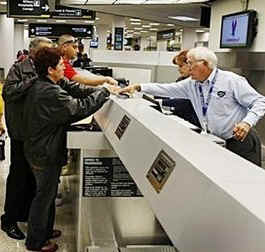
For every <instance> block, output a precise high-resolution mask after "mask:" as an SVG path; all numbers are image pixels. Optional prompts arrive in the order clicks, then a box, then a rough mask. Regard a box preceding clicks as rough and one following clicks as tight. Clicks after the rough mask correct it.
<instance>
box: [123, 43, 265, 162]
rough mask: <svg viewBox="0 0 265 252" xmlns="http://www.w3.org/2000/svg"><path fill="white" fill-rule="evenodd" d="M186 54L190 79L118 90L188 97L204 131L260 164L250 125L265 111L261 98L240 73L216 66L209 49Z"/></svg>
mask: <svg viewBox="0 0 265 252" xmlns="http://www.w3.org/2000/svg"><path fill="white" fill-rule="evenodd" d="M187 57H188V64H189V65H190V68H191V72H190V75H191V78H188V79H185V80H183V81H180V82H178V83H175V84H174V83H170V84H158V83H156V84H154V83H152V84H150V83H148V84H133V85H130V86H128V87H126V88H124V89H122V90H121V91H120V92H131V93H133V92H134V91H142V92H145V93H149V94H152V95H157V96H169V97H172V98H186V99H190V101H191V102H192V104H193V107H194V109H195V112H196V114H197V116H198V118H199V121H200V123H201V125H202V127H203V129H204V130H205V132H206V131H208V132H211V133H212V134H214V135H216V136H218V137H220V138H222V139H225V140H226V147H227V149H229V150H231V151H232V152H234V153H236V154H238V155H240V156H242V157H244V158H245V159H247V160H249V161H251V162H253V163H255V164H256V165H259V166H261V144H260V140H259V138H258V136H257V134H256V132H255V130H253V129H252V127H253V126H255V125H256V123H257V122H258V120H259V119H261V118H262V117H263V115H264V113H265V97H264V96H262V95H261V94H259V93H257V91H256V90H255V89H254V88H252V87H251V86H250V85H249V83H248V82H247V80H246V79H245V78H243V77H242V76H239V75H237V74H235V73H232V72H229V71H222V70H221V69H218V68H217V57H216V55H215V53H214V52H212V51H211V50H210V49H208V48H205V47H197V48H193V49H191V50H190V51H189V52H188V55H187Z"/></svg>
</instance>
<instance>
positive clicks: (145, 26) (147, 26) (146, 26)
mask: <svg viewBox="0 0 265 252" xmlns="http://www.w3.org/2000/svg"><path fill="white" fill-rule="evenodd" d="M142 27H144V28H151V25H142Z"/></svg>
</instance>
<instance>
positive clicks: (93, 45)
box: [90, 40, 98, 48]
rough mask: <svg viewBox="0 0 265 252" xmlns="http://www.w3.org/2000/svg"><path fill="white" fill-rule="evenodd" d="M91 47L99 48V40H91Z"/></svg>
mask: <svg viewBox="0 0 265 252" xmlns="http://www.w3.org/2000/svg"><path fill="white" fill-rule="evenodd" d="M90 48H98V41H97V40H91V41H90Z"/></svg>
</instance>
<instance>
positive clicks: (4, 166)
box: [0, 139, 76, 252]
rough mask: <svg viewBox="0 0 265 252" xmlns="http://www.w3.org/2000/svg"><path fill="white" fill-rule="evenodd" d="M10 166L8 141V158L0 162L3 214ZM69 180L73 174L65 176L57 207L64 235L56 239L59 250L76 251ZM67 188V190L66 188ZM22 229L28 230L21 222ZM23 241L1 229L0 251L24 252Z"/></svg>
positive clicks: (0, 200)
mask: <svg viewBox="0 0 265 252" xmlns="http://www.w3.org/2000/svg"><path fill="white" fill-rule="evenodd" d="M8 166H9V141H8V139H7V141H6V160H5V161H1V162H0V213H1V214H2V211H3V208H4V199H5V181H6V177H7V174H8ZM69 180H71V176H69V177H63V180H62V186H61V188H62V189H61V190H62V191H63V195H64V198H63V202H64V204H63V205H62V206H61V207H57V212H56V225H55V227H56V228H57V229H60V230H62V236H61V237H60V238H59V239H57V240H56V243H57V244H58V245H59V249H58V250H57V251H58V252H76V249H75V235H74V225H73V215H72V206H71V200H70V199H71V197H70V195H71V190H70V192H69V189H70V187H69V183H66V182H69ZM66 189H67V190H66ZM19 226H20V227H21V229H22V230H23V231H24V232H26V230H27V227H26V224H23V223H20V224H19ZM24 242H25V240H23V241H17V240H14V239H11V238H9V237H8V236H7V235H6V234H5V233H4V232H2V230H0V252H22V251H27V250H26V249H25V246H24Z"/></svg>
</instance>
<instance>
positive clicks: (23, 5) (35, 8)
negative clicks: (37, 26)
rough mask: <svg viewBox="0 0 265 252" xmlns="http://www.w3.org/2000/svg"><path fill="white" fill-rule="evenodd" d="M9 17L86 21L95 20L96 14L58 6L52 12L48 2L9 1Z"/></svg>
mask: <svg viewBox="0 0 265 252" xmlns="http://www.w3.org/2000/svg"><path fill="white" fill-rule="evenodd" d="M7 9H8V16H9V17H28V16H30V17H46V18H48V17H62V18H78V19H80V18H85V19H86V20H95V18H96V12H95V11H91V10H87V9H79V8H73V7H66V6H62V5H56V6H55V10H53V11H52V12H51V10H50V6H49V1H48V0H9V1H8V6H7Z"/></svg>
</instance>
